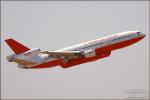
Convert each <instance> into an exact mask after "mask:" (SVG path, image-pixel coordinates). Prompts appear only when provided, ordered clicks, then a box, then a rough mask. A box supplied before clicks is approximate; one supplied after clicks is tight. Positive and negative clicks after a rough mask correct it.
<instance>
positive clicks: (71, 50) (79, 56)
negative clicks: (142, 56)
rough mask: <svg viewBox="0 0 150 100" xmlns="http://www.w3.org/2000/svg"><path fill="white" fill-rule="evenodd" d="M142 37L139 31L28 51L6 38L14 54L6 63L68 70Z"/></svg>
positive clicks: (28, 49) (32, 67)
mask: <svg viewBox="0 0 150 100" xmlns="http://www.w3.org/2000/svg"><path fill="white" fill-rule="evenodd" d="M144 37H145V34H142V32H140V31H126V32H121V33H117V34H114V35H110V36H106V37H103V38H97V39H94V40H91V41H87V42H83V43H80V44H77V45H73V46H70V47H67V48H63V49H59V50H56V51H41V50H40V48H34V49H30V48H29V47H26V46H24V45H22V44H21V43H19V42H17V41H16V40H14V39H12V38H10V39H6V40H5V42H6V43H7V44H8V46H9V47H10V48H11V49H12V50H13V51H14V54H11V55H9V56H7V60H8V61H9V62H15V63H17V65H18V67H19V68H23V69H38V68H50V67H54V66H61V67H62V68H69V67H72V66H75V65H79V64H83V63H87V62H92V61H96V60H98V59H102V58H105V57H109V56H110V55H111V53H112V51H114V50H117V49H121V48H124V47H127V46H129V45H132V44H134V43H136V42H138V41H140V40H141V39H143V38H144Z"/></svg>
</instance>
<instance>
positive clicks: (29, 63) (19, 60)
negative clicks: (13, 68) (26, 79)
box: [13, 59, 36, 65]
mask: <svg viewBox="0 0 150 100" xmlns="http://www.w3.org/2000/svg"><path fill="white" fill-rule="evenodd" d="M13 61H14V62H16V63H18V64H21V65H33V64H36V62H31V61H27V60H22V59H14V60H13Z"/></svg>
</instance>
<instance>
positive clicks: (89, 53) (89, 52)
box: [83, 50, 96, 58]
mask: <svg viewBox="0 0 150 100" xmlns="http://www.w3.org/2000/svg"><path fill="white" fill-rule="evenodd" d="M83 55H84V57H85V58H90V57H94V56H96V52H95V50H87V51H85V52H84V53H83Z"/></svg>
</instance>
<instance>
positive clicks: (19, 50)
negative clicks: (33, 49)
mask: <svg viewBox="0 0 150 100" xmlns="http://www.w3.org/2000/svg"><path fill="white" fill-rule="evenodd" d="M5 41H6V43H7V44H8V45H9V47H10V48H11V49H12V50H13V51H14V52H15V54H20V53H23V52H26V51H28V50H30V49H29V48H28V47H26V46H24V45H22V44H20V43H19V42H17V41H15V40H14V39H6V40H5Z"/></svg>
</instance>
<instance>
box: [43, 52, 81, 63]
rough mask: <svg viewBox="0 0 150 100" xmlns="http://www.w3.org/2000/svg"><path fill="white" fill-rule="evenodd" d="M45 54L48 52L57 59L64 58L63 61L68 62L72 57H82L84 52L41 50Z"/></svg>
mask: <svg viewBox="0 0 150 100" xmlns="http://www.w3.org/2000/svg"><path fill="white" fill-rule="evenodd" d="M41 53H44V54H48V55H49V56H50V57H52V58H55V59H61V58H63V61H64V62H65V63H66V62H68V60H70V59H76V58H80V57H82V55H83V53H82V52H81V51H59V52H58V51H52V52H51V51H44V52H41Z"/></svg>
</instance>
